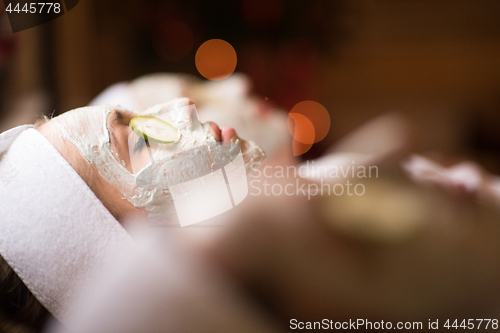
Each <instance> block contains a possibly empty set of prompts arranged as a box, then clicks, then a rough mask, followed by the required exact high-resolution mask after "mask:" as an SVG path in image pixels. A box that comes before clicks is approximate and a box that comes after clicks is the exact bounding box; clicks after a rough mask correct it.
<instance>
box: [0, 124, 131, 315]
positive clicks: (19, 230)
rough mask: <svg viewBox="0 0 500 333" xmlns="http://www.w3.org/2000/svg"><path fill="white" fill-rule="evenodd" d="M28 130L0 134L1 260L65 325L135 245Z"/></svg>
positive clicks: (43, 141) (60, 160) (44, 141)
mask: <svg viewBox="0 0 500 333" xmlns="http://www.w3.org/2000/svg"><path fill="white" fill-rule="evenodd" d="M26 128H27V127H26V126H25V127H19V128H16V129H12V130H10V131H7V132H5V133H2V134H0V254H1V255H2V256H3V258H4V259H5V260H6V261H7V263H8V264H9V265H10V266H11V267H12V268H13V269H14V271H15V272H16V273H17V275H18V276H19V277H20V278H21V279H22V280H23V282H24V283H25V284H26V286H27V287H28V288H29V289H30V290H31V292H32V293H33V294H34V295H35V297H36V298H37V299H38V300H39V301H40V302H41V303H42V304H43V305H44V306H45V307H46V308H47V309H48V310H49V311H50V312H51V313H52V315H54V317H56V318H57V319H58V320H60V321H61V322H62V323H65V321H66V319H67V317H68V315H69V314H70V312H71V308H70V304H71V303H72V300H73V299H75V298H76V297H78V296H79V295H80V294H81V293H83V292H84V290H85V288H86V286H87V285H88V284H89V282H90V281H91V276H92V275H93V274H95V273H96V272H99V273H102V271H103V270H105V269H106V267H107V266H108V264H109V263H110V262H111V261H113V260H114V258H115V256H116V254H118V253H123V252H124V251H129V250H130V249H131V248H132V247H133V246H134V244H135V243H134V241H133V240H132V238H131V237H130V236H129V235H128V233H127V232H126V231H125V229H123V228H122V226H121V225H120V224H119V223H118V221H117V220H116V219H115V218H114V217H113V216H112V215H111V214H110V213H109V211H108V210H107V209H106V208H105V207H104V206H103V204H102V203H101V202H100V201H99V199H98V198H97V197H96V196H95V195H94V193H93V192H92V190H91V189H90V188H89V187H88V186H87V184H86V183H85V182H84V181H83V180H82V179H81V178H80V176H79V175H78V174H77V173H76V171H75V170H74V169H73V168H72V167H71V166H70V165H69V164H68V162H67V161H66V160H65V159H64V158H63V157H62V156H61V155H60V154H59V152H58V151H57V150H56V149H55V148H54V146H52V145H51V143H50V142H49V141H48V140H47V139H46V138H45V137H44V136H43V135H41V134H40V133H39V132H38V131H36V130H35V129H33V128H28V129H26ZM20 132H21V133H20ZM19 133H20V134H19ZM16 135H18V136H17V138H16Z"/></svg>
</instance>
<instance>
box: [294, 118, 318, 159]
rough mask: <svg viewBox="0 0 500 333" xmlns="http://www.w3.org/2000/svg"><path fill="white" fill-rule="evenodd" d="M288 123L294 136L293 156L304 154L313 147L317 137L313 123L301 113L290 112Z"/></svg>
mask: <svg viewBox="0 0 500 333" xmlns="http://www.w3.org/2000/svg"><path fill="white" fill-rule="evenodd" d="M287 125H288V131H289V132H290V134H291V135H292V136H293V142H292V151H293V156H299V155H302V154H304V153H306V152H307V151H308V150H309V149H311V147H312V144H313V143H314V137H315V131H314V125H313V123H312V122H311V121H310V120H309V119H308V118H307V117H306V116H304V115H302V114H300V113H289V114H288V124H287Z"/></svg>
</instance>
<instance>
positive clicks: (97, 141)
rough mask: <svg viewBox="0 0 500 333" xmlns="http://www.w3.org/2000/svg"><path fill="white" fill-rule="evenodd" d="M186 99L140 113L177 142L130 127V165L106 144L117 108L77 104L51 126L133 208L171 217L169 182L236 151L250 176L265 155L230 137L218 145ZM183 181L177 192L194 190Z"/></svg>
mask: <svg viewBox="0 0 500 333" xmlns="http://www.w3.org/2000/svg"><path fill="white" fill-rule="evenodd" d="M186 104H188V103H187V102H186V100H183V99H181V100H174V101H172V102H170V103H167V104H161V105H156V106H154V107H152V108H150V109H148V110H146V111H145V112H143V113H142V114H141V115H142V116H148V117H155V118H158V119H160V120H162V121H165V122H167V123H168V124H170V125H171V126H173V127H174V128H175V130H176V131H178V135H179V136H178V139H177V140H175V142H172V143H158V142H154V141H150V140H148V141H146V140H144V138H143V137H141V136H139V135H137V134H136V133H134V132H132V131H130V135H129V136H128V143H126V144H128V150H129V154H130V156H129V157H130V165H129V166H127V165H126V163H125V162H124V161H120V162H119V161H118V160H117V158H116V157H115V155H114V154H113V152H112V151H111V149H110V133H109V129H108V127H107V126H106V123H107V119H108V117H109V115H110V114H111V113H112V112H113V111H114V110H117V109H116V108H110V107H106V106H96V107H86V108H80V109H76V110H73V111H70V112H67V113H65V114H63V115H61V116H59V117H57V118H54V119H53V120H52V121H51V123H50V126H51V127H52V128H53V129H54V130H56V131H58V132H59V133H60V134H61V135H62V136H63V138H65V139H67V140H68V141H70V142H71V143H73V144H74V145H75V146H76V147H77V148H78V150H79V151H80V153H81V155H82V156H83V157H84V158H85V159H86V160H87V161H88V162H89V163H92V164H94V165H95V166H96V167H97V169H98V171H99V173H100V175H101V176H102V178H103V179H104V180H105V181H107V182H108V183H110V184H111V185H113V186H114V187H116V188H117V189H118V190H119V191H120V192H121V193H122V195H123V197H124V198H125V199H127V200H128V201H129V202H131V203H132V204H133V205H134V206H135V207H138V208H143V209H145V210H146V212H147V213H148V216H149V217H150V219H152V220H154V221H158V222H172V221H174V222H175V221H176V220H177V219H176V211H175V208H176V206H175V205H174V200H173V198H172V193H171V189H170V186H172V185H175V184H177V185H179V184H181V183H189V181H191V180H194V179H196V178H199V177H202V176H206V175H208V174H210V173H213V172H214V171H218V170H221V168H222V167H223V166H224V165H227V164H228V163H230V162H232V161H234V160H235V158H236V157H237V156H241V157H242V160H241V165H242V166H243V168H244V170H245V173H246V175H247V176H249V175H250V173H251V172H252V171H253V170H252V169H251V168H250V166H252V167H253V168H255V167H256V166H257V165H260V164H262V163H263V160H264V156H265V155H264V152H263V151H262V150H261V149H260V148H259V147H258V146H256V145H255V144H254V143H252V142H247V141H244V140H240V139H234V140H233V142H232V145H231V144H230V145H229V146H228V145H227V144H225V146H223V145H220V144H217V143H216V141H215V138H214V137H213V136H212V135H211V134H210V128H209V127H210V126H209V124H208V123H205V124H202V123H200V121H199V120H198V114H197V112H196V108H195V106H194V105H186ZM240 151H241V154H240ZM238 154H239V155H238ZM127 167H128V169H127ZM129 170H131V171H132V172H131V171H129ZM226 180H227V177H226ZM183 186H184V185H183ZM186 186H187V185H186ZM186 186H184V187H183V190H182V191H181V192H182V193H181V194H182V197H183V198H185V197H186V196H189V195H188V193H190V192H192V190H193V189H192V188H189V186H187V187H186ZM233 206H234V205H233Z"/></svg>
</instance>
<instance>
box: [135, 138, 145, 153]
mask: <svg viewBox="0 0 500 333" xmlns="http://www.w3.org/2000/svg"><path fill="white" fill-rule="evenodd" d="M146 145H147V142H146V140H144V139H142V138H140V139H139V140H137V142H136V143H135V145H134V154H137V153H139V152H140V151H142V150H143V149H144V148H145V147H146Z"/></svg>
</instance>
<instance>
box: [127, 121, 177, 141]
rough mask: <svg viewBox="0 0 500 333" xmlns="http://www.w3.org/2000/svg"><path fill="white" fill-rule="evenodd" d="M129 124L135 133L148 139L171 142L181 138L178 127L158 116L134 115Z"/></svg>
mask: <svg viewBox="0 0 500 333" xmlns="http://www.w3.org/2000/svg"><path fill="white" fill-rule="evenodd" d="M129 126H130V128H131V129H132V131H134V133H135V134H137V135H138V136H140V137H141V138H144V140H148V141H153V142H157V143H171V142H174V141H176V140H177V139H178V138H179V131H177V128H175V127H174V126H172V125H170V124H169V123H167V122H166V121H164V120H161V119H159V118H156V117H150V116H138V117H134V118H132V120H131V121H130V124H129Z"/></svg>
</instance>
